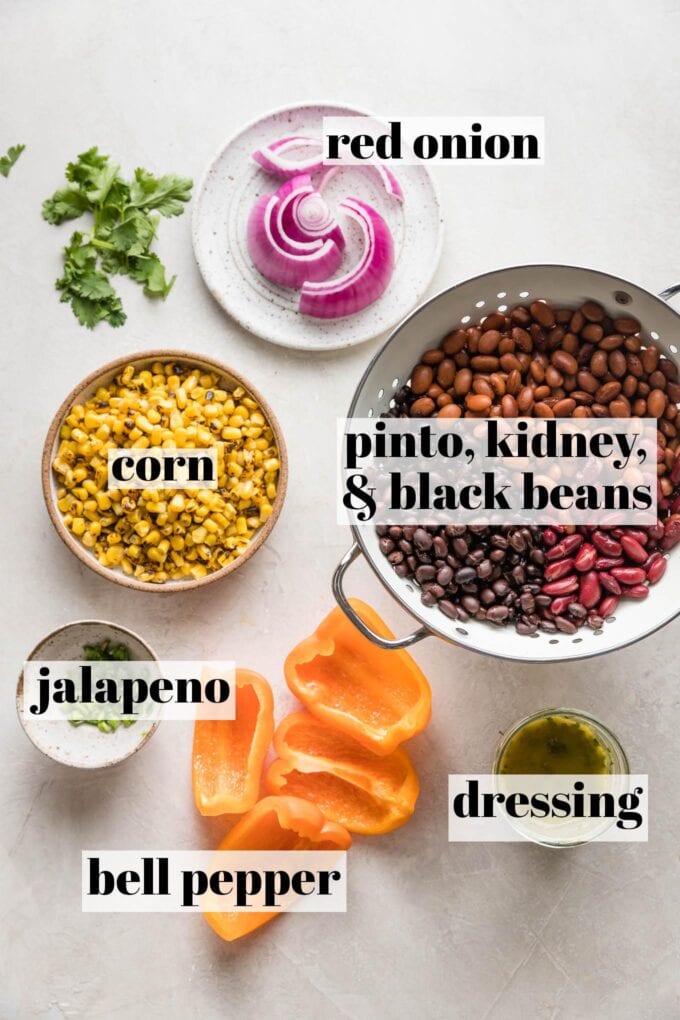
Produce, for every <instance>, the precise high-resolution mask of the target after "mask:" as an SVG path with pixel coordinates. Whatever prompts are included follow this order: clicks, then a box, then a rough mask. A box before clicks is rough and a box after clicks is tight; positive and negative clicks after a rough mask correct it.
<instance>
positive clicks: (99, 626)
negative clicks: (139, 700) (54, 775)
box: [16, 620, 159, 769]
mask: <svg viewBox="0 0 680 1020" xmlns="http://www.w3.org/2000/svg"><path fill="white" fill-rule="evenodd" d="M107 638H108V639H109V640H110V641H112V642H114V643H115V644H119V643H121V642H122V643H123V644H125V645H127V646H128V648H129V649H130V656H131V658H133V659H138V660H142V659H154V660H155V659H156V656H155V655H154V653H153V651H152V650H151V648H150V647H149V646H148V645H147V644H146V642H145V641H142V639H141V638H140V637H139V636H138V635H137V634H135V633H134V632H133V631H131V630H127V629H126V628H125V627H119V626H118V625H117V624H114V623H107V622H106V621H104V620H78V621H77V622H74V623H67V624H66V625H65V626H64V627H60V628H59V629H58V630H55V631H53V632H52V633H51V634H48V635H47V637H44V638H43V639H42V641H41V642H40V643H39V644H37V645H36V647H35V648H34V649H33V651H32V652H31V654H30V655H29V656H28V660H29V661H30V660H32V659H43V660H45V661H54V662H57V661H59V660H62V661H68V660H69V659H73V660H75V659H80V658H81V657H82V654H83V645H87V644H99V643H100V642H101V641H104V640H105V639H107ZM16 704H17V712H18V714H19V721H20V723H21V725H22V726H23V728H24V730H25V732H26V736H27V737H28V738H29V740H31V742H32V743H33V744H35V746H36V747H37V748H38V750H39V751H42V753H43V754H46V755H47V757H48V758H52V760H53V761H57V762H60V763H61V764H62V765H73V766H75V767H76V768H80V769H100V768H104V767H106V766H108V765H116V764H117V763H118V762H120V761H123V760H124V759H125V758H129V757H130V755H132V754H135V752H136V751H139V749H140V748H141V747H143V746H144V744H146V742H147V741H148V740H149V739H150V737H152V736H153V734H154V733H155V731H156V730H157V729H158V726H159V723H158V722H150V721H144V720H143V719H140V720H139V722H136V723H135V724H134V726H119V727H118V729H117V730H116V731H115V732H114V733H100V731H99V730H98V729H97V727H96V726H72V725H71V723H70V722H68V720H64V722H59V721H56V720H52V719H40V718H35V719H34V718H25V717H24V674H23V672H22V673H21V675H20V677H19V682H18V684H17V696H16Z"/></svg>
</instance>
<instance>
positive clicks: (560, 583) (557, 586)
mask: <svg viewBox="0 0 680 1020" xmlns="http://www.w3.org/2000/svg"><path fill="white" fill-rule="evenodd" d="M577 588H578V578H577V577H574V576H573V575H571V576H570V577H561V578H560V579H559V580H557V581H549V582H548V584H544V585H543V586H542V587H541V591H542V592H543V594H544V595H569V594H570V593H571V592H573V591H576V589H577Z"/></svg>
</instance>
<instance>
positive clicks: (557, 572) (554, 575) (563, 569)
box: [543, 557, 574, 581]
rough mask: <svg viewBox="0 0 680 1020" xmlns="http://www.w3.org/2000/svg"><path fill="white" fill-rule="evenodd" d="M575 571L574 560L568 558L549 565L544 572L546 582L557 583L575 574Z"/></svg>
mask: <svg viewBox="0 0 680 1020" xmlns="http://www.w3.org/2000/svg"><path fill="white" fill-rule="evenodd" d="M573 570H574V559H573V557H568V558H567V559H565V560H554V561H553V562H552V563H548V565H547V566H546V568H545V570H544V571H543V576H544V578H545V580H546V581H557V580H558V579H559V578H560V577H566V576H567V575H568V574H571V573H573Z"/></svg>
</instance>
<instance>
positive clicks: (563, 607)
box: [550, 595, 576, 616]
mask: <svg viewBox="0 0 680 1020" xmlns="http://www.w3.org/2000/svg"><path fill="white" fill-rule="evenodd" d="M573 602H576V596H575V595H560V596H559V597H558V598H556V599H553V600H552V602H551V603H550V612H551V613H552V614H553V616H561V614H562V613H566V611H567V609H568V608H569V606H570V605H571V604H572V603H573Z"/></svg>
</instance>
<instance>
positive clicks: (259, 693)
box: [192, 669, 274, 815]
mask: <svg viewBox="0 0 680 1020" xmlns="http://www.w3.org/2000/svg"><path fill="white" fill-rule="evenodd" d="M234 685H235V692H236V718H235V719H218V720H215V719H197V720H196V722H195V724H194V749H193V756H192V771H193V787H194V800H195V801H196V807H197V808H198V810H199V811H200V813H201V814H202V815H223V814H230V813H233V814H236V813H240V812H243V811H249V810H250V808H252V807H253V805H254V804H256V803H257V799H258V797H259V793H260V779H261V777H262V768H263V766H264V760H265V758H266V756H267V752H268V750H269V745H270V744H271V740H272V734H273V732H274V698H273V696H272V692H271V688H270V686H269V684H268V683H267V681H266V680H265V679H264V677H262V676H260V675H259V673H253V672H252V671H251V670H249V669H237V670H236V674H235V678H234Z"/></svg>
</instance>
